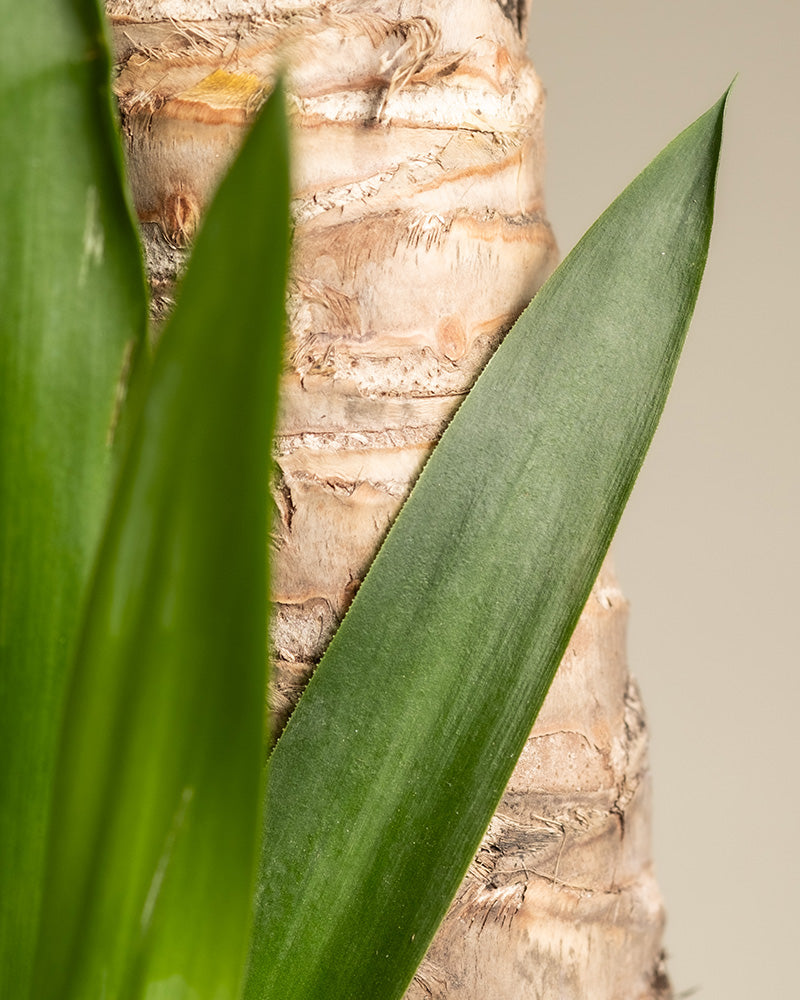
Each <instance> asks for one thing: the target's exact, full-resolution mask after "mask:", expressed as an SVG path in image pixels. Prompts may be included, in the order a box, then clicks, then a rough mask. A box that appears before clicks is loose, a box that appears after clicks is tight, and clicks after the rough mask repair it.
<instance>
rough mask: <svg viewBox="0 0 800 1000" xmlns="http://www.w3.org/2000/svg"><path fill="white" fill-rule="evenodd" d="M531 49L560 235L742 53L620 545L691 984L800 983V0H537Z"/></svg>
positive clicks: (713, 987)
mask: <svg viewBox="0 0 800 1000" xmlns="http://www.w3.org/2000/svg"><path fill="white" fill-rule="evenodd" d="M530 50H531V53H532V55H533V59H534V64H535V65H536V68H537V70H538V72H539V74H540V76H541V77H542V79H543V80H544V83H545V86H546V88H547V91H548V110H547V119H546V137H547V147H548V167H547V178H548V180H547V189H546V193H547V199H548V205H549V214H550V218H551V220H552V222H553V225H554V228H555V231H556V234H557V236H558V238H559V243H560V245H561V249H562V252H563V253H566V251H567V250H569V249H570V248H571V246H572V245H573V244H574V243H575V241H576V240H577V239H578V238H579V236H580V235H581V233H582V232H583V231H584V230H585V229H586V228H587V227H588V225H589V224H590V223H591V222H592V221H593V220H594V219H595V218H596V216H597V215H599V214H600V212H601V211H602V210H603V209H604V208H605V207H606V205H607V204H608V203H609V202H610V201H611V200H612V199H613V198H614V197H615V196H616V195H617V194H618V193H619V192H620V191H621V190H622V188H623V187H624V186H625V185H626V184H627V183H628V181H629V180H631V179H632V178H633V176H634V175H635V174H636V173H638V171H639V170H640V169H641V168H642V167H644V166H645V164H646V163H647V161H648V160H649V159H651V158H652V157H653V156H654V155H655V154H656V153H657V152H658V150H659V149H660V148H661V146H663V145H664V144H665V143H666V142H667V141H668V140H669V139H670V138H672V136H673V135H675V134H676V133H677V132H679V131H680V130H681V129H682V128H683V127H684V126H685V125H687V124H689V122H690V121H692V120H693V119H694V118H696V117H697V116H698V115H699V114H700V113H701V112H702V111H704V110H705V109H706V107H708V106H709V105H710V104H711V103H713V101H714V100H716V98H717V97H718V96H719V94H720V93H721V92H722V91H723V90H724V88H725V87H726V86H727V84H728V82H729V81H730V79H731V78H732V77H733V75H734V74H735V73H736V72H738V73H739V79H738V81H737V84H736V86H735V88H734V92H733V95H732V99H731V101H730V103H729V110H728V116H727V125H726V133H725V139H724V149H723V160H722V167H721V174H720V181H719V187H718V195H717V214H716V220H715V231H714V234H713V237H712V244H711V253H710V257H709V264H708V268H707V271H706V277H705V282H704V286H703V288H702V289H701V292H700V300H699V303H698V307H697V311H696V313H695V318H694V321H693V324H692V327H691V330H690V332H689V338H688V341H687V346H686V349H685V352H684V355H683V359H682V361H681V364H680V367H679V369H678V375H677V378H676V381H675V384H674V387H673V391H672V395H671V397H670V400H669V402H668V404H667V409H666V411H665V414H664V417H663V419H662V423H661V426H660V428H659V430H658V433H657V435H656V439H655V442H654V444H653V447H652V449H651V451H650V454H649V456H648V459H647V461H646V463H645V467H644V470H643V472H642V474H641V476H640V478H639V482H638V483H637V485H636V489H635V492H634V495H633V497H632V499H631V502H630V504H629V507H628V510H627V511H626V513H625V516H624V518H623V522H622V524H621V526H620V529H619V532H618V535H617V541H616V543H615V553H616V560H615V561H616V565H617V569H618V573H619V576H620V578H621V582H622V586H623V589H624V590H625V591H626V593H627V595H628V597H629V599H630V601H631V605H632V607H631V624H630V631H629V647H628V648H629V658H630V662H631V667H632V670H633V672H634V674H635V675H636V676H637V678H638V680H639V682H640V684H641V687H642V690H643V693H644V699H645V704H646V706H647V710H648V716H649V719H650V724H651V732H652V742H651V760H652V765H653V772H654V779H655V857H656V867H657V872H658V876H659V880H660V882H661V886H662V889H663V892H664V895H665V897H666V902H667V908H668V918H669V924H668V929H667V937H666V943H667V948H668V951H669V953H670V969H671V974H672V977H673V982H674V985H675V989H676V993H677V995H678V996H680V995H681V994H683V995H688V993H689V992H690V991H694V990H696V991H697V993H696V994H695V995H696V996H698V997H700V998H709V1000H711V998H713V1000H756V998H762V997H764V998H767V997H774V998H778V997H780V998H788V997H792V996H798V995H800V993H798V986H797V982H798V974H797V971H796V960H797V959H796V949H797V939H798V932H800V921H799V920H798V908H799V907H800V897H799V896H798V889H800V879H799V878H798V874H799V873H800V862H799V861H798V855H799V854H800V806H799V805H798V795H799V794H800V787H799V785H798V778H797V770H798V764H799V763H800V759H799V757H800V755H799V754H798V749H800V741H799V740H798V722H797V721H796V718H795V715H796V709H797V705H798V701H800V682H799V681H798V674H799V673H800V670H798V668H799V667H800V657H798V654H797V646H796V643H795V641H794V634H793V633H794V632H795V630H796V622H797V618H798V615H797V611H796V610H795V606H796V603H797V594H796V575H797V566H798V562H799V559H798V557H799V556H800V552H799V551H798V541H797V535H798V528H797V524H798V508H799V507H800V504H799V503H798V501H799V500H800V495H799V494H800V490H798V447H797V439H798V433H797V432H798V409H800V407H798V398H797V397H798V368H799V367H800V365H799V364H798V362H799V361H800V350H799V349H798V341H800V337H798V333H799V332H800V331H798V290H799V288H800V275H799V274H798V268H799V266H800V253H798V249H797V236H796V233H797V229H798V226H800V211H799V209H800V197H799V196H798V189H799V188H800V113H799V112H798V102H800V3H798V2H797V0H760V2H758V3H756V2H755V0H747V2H744V3H738V4H736V3H730V2H727V3H724V2H722V0H719V2H717V0H670V2H666V0H659V2H653V0H635V2H634V0H614V2H612V3H610V4H594V3H589V2H586V0H534V10H533V13H532V16H531V24H530ZM587 1000H591V998H587ZM620 1000H626V998H620Z"/></svg>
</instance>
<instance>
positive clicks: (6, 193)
mask: <svg viewBox="0 0 800 1000" xmlns="http://www.w3.org/2000/svg"><path fill="white" fill-rule="evenodd" d="M108 73H109V63H108V56H107V52H106V48H105V44H104V41H103V35H102V23H101V21H100V17H99V14H98V11H97V9H96V7H95V4H94V3H92V2H88V0H83V2H82V0H74V2H62V3H55V4H52V3H51V4H33V5H29V4H10V5H6V7H5V8H4V12H3V22H2V29H0V149H2V167H0V303H2V306H0V574H2V578H1V579H0V661H1V662H0V733H2V755H3V756H2V767H0V871H2V891H0V996H3V997H14V998H22V1000H24V998H26V997H27V996H28V994H29V989H30V975H31V969H32V962H33V951H34V947H35V937H36V926H37V923H38V915H39V905H40V896H41V883H42V877H43V866H44V852H45V837H46V827H47V821H48V815H49V802H50V795H51V788H52V777H53V768H54V762H55V753H56V742H57V736H58V729H59V722H60V718H61V708H62V701H63V695H64V691H65V685H66V681H67V677H68V667H69V665H70V663H71V660H72V657H73V654H74V645H75V639H76V634H77V625H78V622H79V619H80V609H81V606H82V604H83V602H84V599H85V594H86V587H87V582H88V578H89V573H90V569H91V565H92V562H93V560H94V556H95V552H96V548H97V543H98V540H99V537H100V531H101V527H102V524H103V519H104V517H105V512H106V509H107V504H108V499H109V495H110V488H111V481H112V468H111V462H110V451H109V446H108V439H109V433H110V428H111V425H112V421H113V415H114V410H115V405H116V394H117V391H118V390H117V385H118V382H119V380H120V377H121V374H122V371H123V366H124V364H125V358H126V356H127V355H128V354H129V353H130V350H131V349H132V348H133V346H134V345H135V343H136V342H138V341H140V340H141V339H142V338H143V335H144V331H145V328H146V321H147V295H146V290H145V283H144V273H143V267H142V261H141V254H140V250H139V246H138V240H137V236H136V230H135V225H134V223H133V220H132V218H131V213H130V210H129V207H128V204H127V203H126V197H125V194H124V188H123V181H122V170H121V154H120V151H119V142H118V137H117V134H116V126H115V123H114V118H113V114H112V108H111V103H110V99H109V91H108Z"/></svg>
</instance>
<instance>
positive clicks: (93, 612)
mask: <svg viewBox="0 0 800 1000" xmlns="http://www.w3.org/2000/svg"><path fill="white" fill-rule="evenodd" d="M288 238H289V237H288V166H287V134H286V123H285V114H284V110H283V93H282V91H279V92H278V94H277V96H274V97H273V98H272V99H271V100H270V102H269V103H268V104H267V106H266V108H265V109H264V111H263V113H262V115H261V117H260V119H259V121H258V123H257V124H256V125H255V127H254V129H253V130H252V132H251V134H250V136H249V138H248V140H247V142H246V144H245V147H244V149H243V151H242V153H241V155H240V156H239V158H238V160H237V161H236V164H235V165H234V167H233V169H232V171H231V172H230V174H229V175H228V177H227V178H226V180H225V181H224V182H223V184H222V186H221V188H220V190H219V193H218V195H217V197H216V199H215V201H214V204H213V205H212V206H211V208H210V210H209V213H208V217H207V219H206V222H205V224H204V226H203V228H202V231H201V233H200V235H199V237H198V240H197V244H196V247H195V250H194V254H193V256H192V259H191V263H190V266H189V270H188V273H187V276H186V278H185V280H184V282H183V284H182V287H181V289H180V294H179V298H178V304H177V306H176V309H175V313H174V315H173V317H172V319H171V321H170V322H169V324H168V326H167V328H166V330H165V332H164V334H163V336H162V339H161V342H160V345H159V348H158V351H157V353H156V357H155V361H154V363H153V366H152V369H151V370H150V371H149V372H148V373H147V374H146V375H145V376H143V377H144V378H146V379H147V380H148V384H147V387H146V391H144V390H143V391H142V394H141V396H142V398H143V399H144V402H143V403H142V407H141V411H140V412H139V414H138V419H135V421H134V422H133V423H132V425H131V427H130V428H129V431H128V434H127V435H126V438H127V442H126V443H127V449H126V454H125V455H124V457H123V461H122V469H121V474H120V479H119V483H118V487H117V489H116V492H115V496H114V500H113V504H112V508H111V514H110V519H109V523H108V526H107V529H106V532H105V536H104V539H103V543H102V546H101V552H100V558H99V564H98V569H97V572H96V575H95V578H94V580H93V585H92V590H91V596H90V600H89V604H88V611H87V616H86V620H85V624H84V628H83V632H82V636H81V640H80V644H79V651H78V657H77V664H76V672H75V678H74V683H73V685H72V687H71V690H70V695H69V699H68V702H67V714H66V728H65V735H64V739H63V742H62V745H61V749H60V758H59V770H58V773H57V780H56V789H55V804H54V817H55V821H54V823H53V827H52V835H51V838H50V842H49V864H48V880H47V884H46V890H45V898H44V904H43V911H44V920H43V925H42V933H41V937H40V942H39V951H38V955H37V975H38V980H37V988H36V994H35V995H36V997H37V1000H70V998H74V1000H79V998H80V1000H86V998H98V1000H99V998H101V997H108V998H114V1000H123V998H124V1000H133V998H135V997H140V996H144V995H147V996H148V998H150V1000H155V998H158V1000H166V998H170V1000H179V998H186V1000H188V998H191V1000H206V998H207V1000H233V998H235V997H236V996H237V995H238V987H239V982H240V979H241V974H242V967H243V963H244V959H245V957H246V948H247V940H248V928H249V923H250V910H251V893H252V888H253V875H254V871H255V862H256V857H257V850H258V837H259V830H260V811H261V805H260V803H261V797H260V790H261V784H262V768H263V741H264V697H265V691H264V688H265V683H264V682H265V662H266V647H265V641H266V600H267V596H266V571H265V567H266V557H265V554H266V551H267V509H268V508H267V497H268V490H267V474H268V454H269V440H270V435H271V431H272V424H273V421H274V414H275V403H276V393H277V382H278V374H279V371H280V367H281V339H282V338H281V332H282V329H283V322H284V320H283V315H284V293H285V279H286V268H287V256H288ZM140 388H141V387H140ZM137 398H139V397H137Z"/></svg>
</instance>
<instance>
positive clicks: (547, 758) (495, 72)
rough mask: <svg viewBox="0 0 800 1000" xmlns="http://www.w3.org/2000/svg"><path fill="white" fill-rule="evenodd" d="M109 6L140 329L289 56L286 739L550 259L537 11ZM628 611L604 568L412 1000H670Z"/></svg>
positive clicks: (247, 3)
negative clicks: (144, 311)
mask: <svg viewBox="0 0 800 1000" xmlns="http://www.w3.org/2000/svg"><path fill="white" fill-rule="evenodd" d="M108 6H109V12H110V14H111V15H112V19H113V29H114V38H115V44H116V46H117V54H118V60H119V76H118V78H117V82H116V91H117V94H118V96H119V100H120V106H121V111H122V121H123V130H124V135H125V138H126V142H127V150H128V158H129V167H130V174H131V178H132V185H133V191H134V198H135V202H136V208H137V211H138V214H139V217H140V219H141V221H142V224H143V232H144V237H145V245H146V252H147V258H148V266H149V270H150V276H151V281H152V286H153V291H154V309H155V311H156V314H160V313H161V312H163V311H164V310H166V309H168V307H169V302H170V294H171V287H172V283H173V281H174V279H175V276H176V274H177V273H178V272H179V270H180V268H181V265H182V263H183V261H184V256H185V253H186V249H185V248H186V246H187V244H188V243H189V241H190V239H191V236H192V233H193V231H194V229H195V227H196V225H197V221H198V218H199V217H200V215H201V214H202V211H203V209H204V207H205V205H206V204H207V202H208V200H209V197H210V194H211V192H212V191H213V188H214V185H215V183H216V181H217V179H218V178H219V175H220V173H221V171H222V169H223V168H224V166H225V165H226V164H227V163H228V162H229V161H230V158H231V156H232V154H233V151H234V150H235V149H236V147H237V145H238V143H239V141H240V138H241V135H242V131H243V128H244V127H245V126H246V124H247V122H248V121H249V120H250V119H251V117H252V114H253V113H254V111H255V109H257V107H258V106H259V104H260V102H261V101H262V100H263V96H264V93H265V92H266V91H267V90H268V89H269V88H270V86H271V85H272V83H273V81H274V79H275V74H276V72H277V70H278V67H279V66H280V65H287V66H288V67H289V74H290V75H289V92H290V95H291V96H290V104H291V110H292V122H293V143H294V177H293V190H294V201H293V213H294V218H295V222H296V234H295V245H294V258H293V267H292V279H291V285H290V295H289V314H290V340H289V348H288V353H287V359H286V372H285V376H284V380H283V397H282V403H281V415H280V421H279V434H278V438H277V444H276V459H277V464H276V477H275V488H274V497H275V502H276V505H277V514H276V516H275V518H274V552H273V556H274V563H273V580H272V587H273V596H274V608H273V616H272V618H273V622H272V625H273V627H272V646H273V654H274V673H273V701H272V708H273V718H274V719H275V725H276V727H277V728H279V727H280V726H281V725H282V724H283V722H284V721H285V719H286V717H287V716H288V714H289V712H290V711H291V708H292V706H293V704H294V703H295V701H296V699H297V697H298V695H299V693H300V691H301V690H302V687H303V685H304V683H305V682H306V680H307V678H308V676H309V674H310V672H311V671H312V670H313V667H314V664H315V663H316V662H317V661H318V659H319V657H320V656H321V654H322V652H323V650H324V647H325V645H326V643H327V641H328V639H329V638H330V636H331V634H332V632H333V630H334V629H335V628H336V625H337V624H338V622H339V621H340V619H341V617H342V615H343V614H344V612H345V610H346V609H347V606H348V604H349V602H350V600H351V599H352V597H353V594H354V593H355V591H356V590H357V588H358V585H359V583H360V582H361V580H362V579H363V576H364V574H365V572H366V570H367V568H368V566H369V563H370V561H371V559H372V557H373V555H374V553H375V551H376V549H377V547H378V545H379V544H380V542H381V540H382V538H383V536H384V534H385V533H386V530H387V528H388V526H389V524H390V523H391V521H392V519H393V517H394V516H395V514H396V513H397V511H398V509H399V507H400V505H401V504H402V502H403V500H404V498H405V496H406V495H407V493H408V491H409V489H410V486H411V483H412V482H413V480H414V478H415V477H416V475H417V473H418V472H419V469H420V468H421V466H422V464H423V462H424V461H425V459H426V457H427V455H428V454H429V452H430V449H431V448H432V446H433V444H434V443H435V441H436V440H437V438H438V436H439V435H440V433H441V431H442V429H443V427H444V426H445V424H446V423H447V421H448V419H449V418H450V416H451V415H452V413H453V411H454V410H455V408H456V407H457V405H458V403H459V402H460V400H461V399H462V398H463V396H464V394H465V393H466V392H467V391H468V389H469V387H470V385H471V384H472V382H473V381H474V379H475V377H476V375H477V374H478V372H479V371H480V369H481V367H482V365H483V364H484V363H485V362H486V360H487V358H488V356H489V354H490V353H491V351H492V349H493V348H494V347H495V346H496V345H497V343H498V342H499V341H500V339H501V338H502V336H503V334H504V333H505V332H506V331H507V330H508V328H509V327H510V325H511V323H512V322H513V320H514V319H515V318H516V316H517V315H518V314H519V312H520V311H521V309H522V308H523V306H524V305H525V304H526V303H527V301H528V300H529V299H530V297H531V296H532V295H533V293H534V292H535V291H536V289H537V288H538V287H539V286H540V285H541V283H542V282H543V280H544V279H545V278H546V277H547V276H548V274H549V273H550V271H551V270H552V268H553V266H554V263H555V257H556V248H555V243H554V240H553V238H552V235H551V232H550V228H549V226H548V224H547V222H546V220H545V218H544V214H543V203H542V189H541V167H542V146H541V121H542V106H543V92H542V88H541V85H540V83H539V81H538V79H537V77H536V75H535V74H534V72H533V70H532V68H531V67H530V65H529V63H528V62H527V58H526V54H525V52H526V49H525V27H526V21H527V5H526V3H525V2H524V0H519V2H517V0H513V2H509V0H471V2H469V3H467V2H466V0H462V3H460V4H458V5H456V4H453V3H452V2H451V0H428V2H426V3H423V2H417V0H406V2H404V3H398V2H391V3H390V2H388V0H369V2H366V0H365V2H352V0H347V2H343V0H329V2H328V3H319V2H314V0H307V2H306V3H300V2H298V0H283V2H274V0H270V2H256V0H194V2H189V0H112V2H110V3H109V4H108ZM400 10H402V14H399V13H398V11H400ZM625 619H626V603H625V600H624V598H623V597H622V595H621V593H620V592H619V590H618V589H617V585H616V583H615V581H614V577H613V574H612V571H611V569H610V568H609V566H608V565H606V566H605V567H604V569H603V571H602V572H601V575H600V578H599V580H598V582H597V584H596V586H595V588H594V590H593V593H592V596H591V598H590V600H589V602H588V605H587V608H586V610H585V611H584V614H583V617H582V618H581V621H580V624H579V626H578V629H577V631H576V633H575V636H574V638H573V640H572V643H571V645H570V647H569V650H568V652H567V654H566V656H565V659H564V662H563V664H562V666H561V668H560V670H559V673H558V676H557V678H556V681H555V683H554V685H553V688H552V690H551V692H550V694H549V695H548V698H547V701H546V704H545V706H544V708H543V710H542V713H541V715H540V718H539V720H538V722H537V724H536V727H535V729H534V731H533V733H532V734H531V737H530V739H529V741H528V744H527V746H526V749H525V751H524V753H523V756H522V758H521V760H520V762H519V765H518V767H517V769H516V771H515V772H514V775H513V777H512V780H511V783H510V785H509V787H508V789H507V791H506V794H505V796H504V798H503V800H502V803H501V805H500V808H499V810H498V812H497V814H496V816H495V817H494V819H493V820H492V824H491V827H490V829H489V831H488V833H487V835H486V837H485V839H484V842H483V844H482V847H481V849H480V851H479V853H478V856H477V858H476V859H475V862H474V864H473V865H472V867H471V869H470V872H469V874H468V876H467V878H466V880H465V881H464V883H463V885H462V887H461V890H460V892H459V895H458V897H457V899H456V901H455V902H454V903H453V905H452V907H451V910H450V912H449V914H448V916H447V918H446V920H445V922H444V924H443V925H442V927H441V929H440V931H439V933H438V935H437V937H436V939H435V941H434V943H433V945H432V947H431V949H430V951H429V953H428V956H427V958H426V959H425V961H424V963H423V965H422V966H421V968H420V970H419V971H418V973H417V975H416V977H415V979H414V982H413V983H412V985H411V987H410V989H409V992H408V997H409V998H413V1000H418V998H423V997H447V998H449V1000H489V998H493V1000H518V998H522V997H526V998H527V997H530V998H538V997H541V998H545V997H546V998H547V1000H554V998H563V1000H639V998H655V997H666V996H668V995H669V986H668V983H667V980H666V976H665V974H664V972H663V967H662V965H663V963H662V957H661V950H660V940H661V930H662V922H663V914H662V906H661V900H660V896H659V893H658V890H657V887H656V885H655V882H654V879H653V875H652V869H651V863H650V853H649V852H650V845H649V841H650V833H649V803H648V797H649V781H648V775H647V765H646V759H645V743H646V737H645V726H644V720H643V717H642V711H641V705H640V702H639V698H638V695H637V692H636V688H635V685H634V684H633V682H632V681H631V679H630V677H629V676H628V673H627V667H626V663H625V654H624V629H625Z"/></svg>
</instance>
